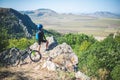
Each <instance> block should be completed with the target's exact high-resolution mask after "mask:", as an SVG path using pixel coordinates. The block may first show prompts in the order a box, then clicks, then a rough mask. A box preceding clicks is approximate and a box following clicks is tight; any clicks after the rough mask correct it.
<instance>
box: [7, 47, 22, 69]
mask: <svg viewBox="0 0 120 80" xmlns="http://www.w3.org/2000/svg"><path fill="white" fill-rule="evenodd" d="M19 53H20V52H19V50H18V49H16V48H12V49H11V50H10V55H11V57H9V63H10V65H12V66H13V67H15V66H17V65H18V64H19V63H20V57H19Z"/></svg>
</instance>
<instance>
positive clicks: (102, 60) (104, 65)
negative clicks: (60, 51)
mask: <svg viewBox="0 0 120 80" xmlns="http://www.w3.org/2000/svg"><path fill="white" fill-rule="evenodd" d="M58 42H59V43H62V42H66V43H68V44H69V45H71V46H72V48H73V50H74V52H75V53H76V54H77V56H78V58H79V64H78V67H79V70H81V71H82V72H84V73H85V74H87V75H89V76H91V77H92V78H96V79H100V80H109V79H114V80H118V79H119V74H120V72H118V71H117V70H119V69H120V68H119V67H118V64H120V34H118V35H117V36H116V37H115V38H113V34H110V35H109V36H108V37H107V38H106V39H105V40H103V41H101V42H98V41H97V40H95V39H94V38H93V37H92V36H87V35H85V34H65V35H63V36H62V37H60V38H59V39H58Z"/></svg>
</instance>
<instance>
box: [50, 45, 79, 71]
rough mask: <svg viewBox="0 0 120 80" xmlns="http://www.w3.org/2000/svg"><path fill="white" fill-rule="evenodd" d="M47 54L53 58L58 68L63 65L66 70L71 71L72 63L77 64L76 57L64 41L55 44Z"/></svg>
mask: <svg viewBox="0 0 120 80" xmlns="http://www.w3.org/2000/svg"><path fill="white" fill-rule="evenodd" d="M49 56H50V57H52V58H53V60H52V61H53V62H54V63H56V64H57V65H59V68H62V67H65V68H67V70H68V71H73V70H72V69H73V65H76V64H78V57H77V56H76V55H75V53H74V52H73V51H72V48H71V47H70V46H69V45H68V44H66V43H63V44H60V45H58V46H56V47H55V48H54V49H53V50H51V51H50V53H49Z"/></svg>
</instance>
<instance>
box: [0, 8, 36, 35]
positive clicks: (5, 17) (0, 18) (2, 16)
mask: <svg viewBox="0 0 120 80" xmlns="http://www.w3.org/2000/svg"><path fill="white" fill-rule="evenodd" d="M35 26H36V25H35V24H34V23H33V22H32V21H31V19H30V18H29V16H27V15H26V14H21V13H19V12H18V11H16V10H14V9H11V8H0V29H5V30H7V31H8V34H10V36H11V37H31V35H32V34H33V33H34V31H35Z"/></svg>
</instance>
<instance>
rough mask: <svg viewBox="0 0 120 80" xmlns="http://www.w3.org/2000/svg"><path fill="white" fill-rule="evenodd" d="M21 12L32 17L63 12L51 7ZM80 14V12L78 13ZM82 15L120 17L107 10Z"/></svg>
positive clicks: (55, 14)
mask: <svg viewBox="0 0 120 80" xmlns="http://www.w3.org/2000/svg"><path fill="white" fill-rule="evenodd" d="M20 12H21V13H24V14H28V15H29V16H32V17H36V16H37V17H41V16H43V17H44V16H45V17H46V16H61V14H59V13H57V12H55V11H54V10H51V9H44V8H43V9H37V10H29V11H20ZM64 14H65V15H70V14H71V15H76V14H73V13H68V14H66V13H64ZM77 15H78V14H77ZM80 15H82V16H92V17H105V18H120V15H118V14H115V13H111V12H107V11H97V12H94V13H82V14H80Z"/></svg>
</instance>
